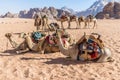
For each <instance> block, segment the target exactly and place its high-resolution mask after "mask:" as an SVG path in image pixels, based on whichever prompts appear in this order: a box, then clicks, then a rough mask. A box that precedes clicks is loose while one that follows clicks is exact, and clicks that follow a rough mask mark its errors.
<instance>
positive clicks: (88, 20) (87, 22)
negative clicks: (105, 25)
mask: <svg viewBox="0 0 120 80" xmlns="http://www.w3.org/2000/svg"><path fill="white" fill-rule="evenodd" d="M90 22H93V23H94V25H93V29H94V28H95V27H97V19H96V18H95V17H93V16H92V15H88V16H87V17H86V18H85V26H86V27H87V26H88V28H89V27H90Z"/></svg>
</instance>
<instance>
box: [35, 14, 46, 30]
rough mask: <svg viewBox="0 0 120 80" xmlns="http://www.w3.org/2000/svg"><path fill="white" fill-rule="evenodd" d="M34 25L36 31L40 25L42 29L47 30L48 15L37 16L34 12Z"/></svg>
mask: <svg viewBox="0 0 120 80" xmlns="http://www.w3.org/2000/svg"><path fill="white" fill-rule="evenodd" d="M34 26H36V30H37V31H39V30H40V27H42V30H43V31H45V30H47V26H48V17H47V16H46V15H44V16H39V15H37V14H36V16H35V21H34Z"/></svg>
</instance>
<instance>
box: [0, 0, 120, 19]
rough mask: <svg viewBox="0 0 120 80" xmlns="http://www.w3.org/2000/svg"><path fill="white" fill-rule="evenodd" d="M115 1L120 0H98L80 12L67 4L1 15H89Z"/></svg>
mask: <svg viewBox="0 0 120 80" xmlns="http://www.w3.org/2000/svg"><path fill="white" fill-rule="evenodd" d="M114 1H116V2H118V3H120V0H97V1H95V2H94V3H93V4H92V5H91V6H90V7H89V8H88V9H86V10H85V11H80V12H79V11H74V10H73V9H71V8H68V7H66V6H64V7H62V8H61V9H56V8H55V7H43V8H30V9H29V10H22V11H20V12H19V13H18V14H12V13H10V12H8V13H6V14H5V15H2V16H0V17H3V18H4V17H10V18H14V17H18V18H34V16H35V14H39V15H47V16H48V17H49V18H51V19H53V16H57V17H59V16H60V15H61V14H63V13H64V14H66V15H76V16H87V15H90V14H92V15H94V16H95V15H96V14H98V13H99V12H102V11H103V8H104V7H105V6H106V5H107V4H108V3H109V2H114ZM99 14H100V13H99ZM117 14H118V13H117ZM100 15H101V14H100Z"/></svg>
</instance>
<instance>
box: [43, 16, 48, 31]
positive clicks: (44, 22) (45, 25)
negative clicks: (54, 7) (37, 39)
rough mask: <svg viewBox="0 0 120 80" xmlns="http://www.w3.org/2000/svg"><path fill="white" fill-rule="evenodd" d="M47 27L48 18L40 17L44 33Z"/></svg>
mask: <svg viewBox="0 0 120 80" xmlns="http://www.w3.org/2000/svg"><path fill="white" fill-rule="evenodd" d="M47 26H48V17H47V15H44V16H42V30H44V31H46V30H47Z"/></svg>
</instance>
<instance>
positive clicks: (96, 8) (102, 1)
mask: <svg viewBox="0 0 120 80" xmlns="http://www.w3.org/2000/svg"><path fill="white" fill-rule="evenodd" d="M114 1H115V2H120V0H97V1H96V2H94V3H93V5H91V6H90V7H89V8H88V9H86V10H85V11H81V12H78V13H77V14H76V15H77V16H87V15H89V14H92V15H94V16H95V15H96V14H97V13H99V12H101V11H103V8H104V7H105V5H107V4H108V3H109V2H114Z"/></svg>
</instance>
